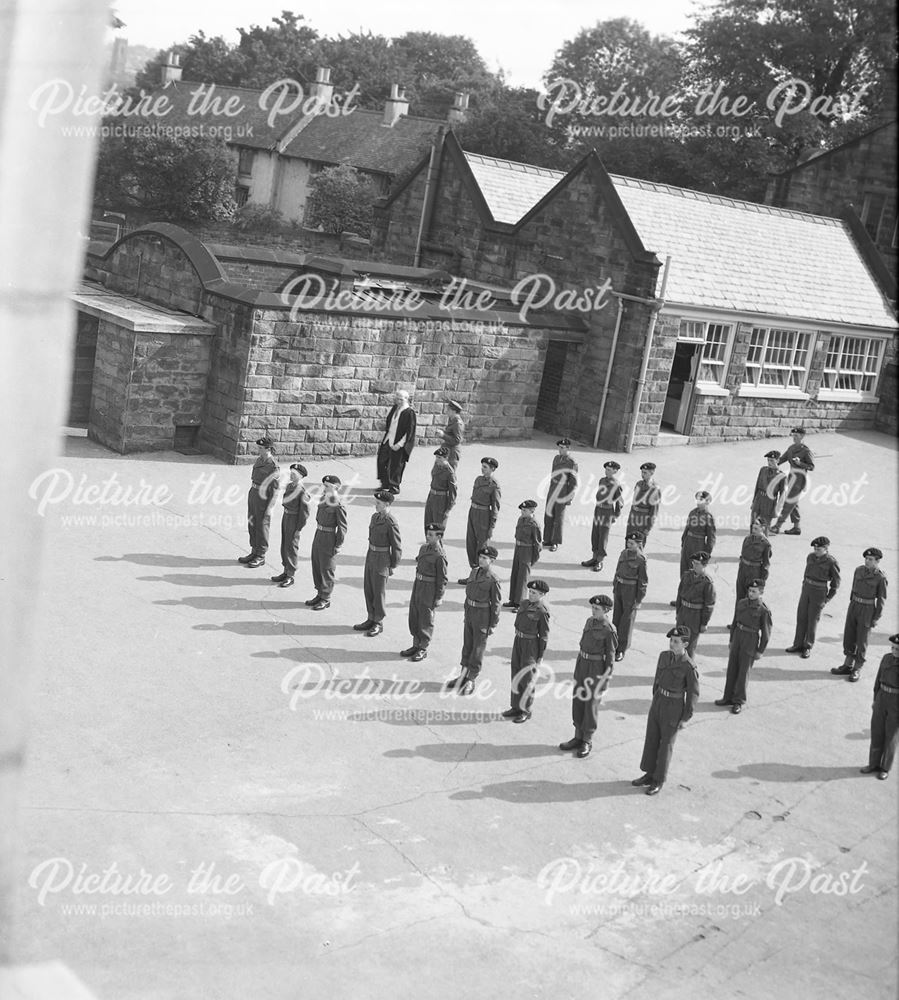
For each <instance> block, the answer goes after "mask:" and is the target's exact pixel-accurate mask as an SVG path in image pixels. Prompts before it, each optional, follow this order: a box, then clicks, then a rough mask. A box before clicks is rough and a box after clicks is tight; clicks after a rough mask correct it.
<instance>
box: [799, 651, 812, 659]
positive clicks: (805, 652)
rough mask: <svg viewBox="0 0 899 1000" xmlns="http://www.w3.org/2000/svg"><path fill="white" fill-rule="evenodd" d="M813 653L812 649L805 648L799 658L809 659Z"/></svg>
mask: <svg viewBox="0 0 899 1000" xmlns="http://www.w3.org/2000/svg"><path fill="white" fill-rule="evenodd" d="M811 655H812V651H811V650H810V649H803V650H802V652H801V653H800V654H799V658H800V659H801V660H807V659H808V658H809V657H810V656H811Z"/></svg>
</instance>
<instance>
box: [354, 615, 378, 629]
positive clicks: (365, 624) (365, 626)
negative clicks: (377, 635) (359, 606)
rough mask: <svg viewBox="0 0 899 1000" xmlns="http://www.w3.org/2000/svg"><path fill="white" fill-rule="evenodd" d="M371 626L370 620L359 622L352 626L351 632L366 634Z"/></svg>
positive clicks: (372, 623)
mask: <svg viewBox="0 0 899 1000" xmlns="http://www.w3.org/2000/svg"><path fill="white" fill-rule="evenodd" d="M372 625H374V622H373V621H372V620H371V618H366V619H365V621H364V622H359V624H358V625H354V626H353V631H354V632H367V631H368V630H369V629H370V628H371V627H372Z"/></svg>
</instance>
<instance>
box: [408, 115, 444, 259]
mask: <svg viewBox="0 0 899 1000" xmlns="http://www.w3.org/2000/svg"><path fill="white" fill-rule="evenodd" d="M442 142H443V129H442V128H441V129H439V130H438V131H437V134H436V135H435V136H434V141H433V142H432V143H431V158H430V160H429V161H428V173H427V177H426V178H425V193H424V197H423V198H422V200H421V218H420V219H419V220H418V235H417V236H416V237H415V255H414V257H413V258H412V266H413V267H418V265H419V261H420V260H421V241H422V238H423V237H424V231H425V222H426V221H430V220H429V219H428V216H429V215H430V212H429V211H428V209H429V207H430V206H429V204H428V201H429V198H430V194H431V185H432V184H433V183H434V175H435V174H436V173H437V147H438V146H440V145H441V144H442Z"/></svg>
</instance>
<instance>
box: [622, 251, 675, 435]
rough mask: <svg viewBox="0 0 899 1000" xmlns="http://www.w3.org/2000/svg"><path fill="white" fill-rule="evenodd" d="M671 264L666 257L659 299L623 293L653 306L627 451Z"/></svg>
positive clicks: (633, 430)
mask: <svg viewBox="0 0 899 1000" xmlns="http://www.w3.org/2000/svg"><path fill="white" fill-rule="evenodd" d="M670 266H671V257H670V256H668V257H666V258H665V270H664V271H663V272H662V287H661V288H660V289H659V297H658V298H657V299H640V298H638V297H637V296H635V295H622V296H621V297H622V298H627V299H635V300H636V301H638V302H645V303H647V304H648V305H651V306H652V316H651V317H650V320H649V329H648V330H647V331H646V344H645V345H644V347H643V362H642V364H641V365H640V377H639V378H638V379H637V393H636V395H635V396H634V411H633V413H632V414H631V422H630V427H628V430H627V444H626V445H625V446H624V450H625V451H626V452H630V451H632V450H633V447H634V435H635V434H636V433H637V418H638V417H639V416H640V403H641V401H642V399H643V386H644V385H645V384H646V371H647V369H648V368H649V352H650V349H651V348H652V335H653V334H654V333H655V329H656V320H657V319H658V316H659V312H660V311H661V309H662V306H664V305H665V287H666V285H667V284H668V269H669V267H670Z"/></svg>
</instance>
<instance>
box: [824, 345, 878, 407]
mask: <svg viewBox="0 0 899 1000" xmlns="http://www.w3.org/2000/svg"><path fill="white" fill-rule="evenodd" d="M883 344H884V342H883V341H882V340H872V339H870V338H868V337H831V338H830V346H829V347H828V349H827V357H826V358H825V360H824V381H823V382H822V383H821V384H822V386H823V387H825V388H827V389H848V390H850V391H854V392H866V393H873V392H874V390H875V388H876V386H877V376H878V374H879V373H880V360H881V358H882V357H883Z"/></svg>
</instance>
